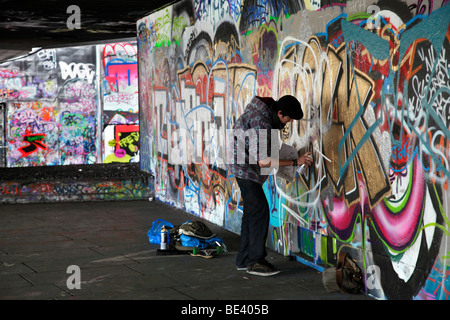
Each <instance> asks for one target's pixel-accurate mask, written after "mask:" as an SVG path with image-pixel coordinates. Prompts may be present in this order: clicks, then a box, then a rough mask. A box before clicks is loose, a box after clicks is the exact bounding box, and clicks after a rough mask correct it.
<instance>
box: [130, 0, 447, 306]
mask: <svg viewBox="0 0 450 320" xmlns="http://www.w3.org/2000/svg"><path fill="white" fill-rule="evenodd" d="M448 2H449V1H447V0H440V1H422V0H415V1H411V0H408V1H400V0H394V1H385V0H380V1H376V0H375V1H365V0H353V1H350V0H348V1H325V0H323V1H309V0H283V1H259V0H252V1H244V0H242V1H241V0H238V1H202V0H187V1H180V2H177V3H175V4H173V5H171V6H168V7H165V8H162V9H161V10H159V11H157V12H155V13H152V14H151V15H149V16H147V17H143V18H142V19H141V20H139V21H138V22H137V33H138V57H139V58H138V61H139V99H140V106H141V110H140V137H141V140H140V144H141V145H140V150H141V155H142V156H141V169H143V170H145V171H148V172H150V173H152V174H153V175H154V176H155V194H156V197H157V198H158V199H160V200H161V201H164V202H166V203H170V204H172V205H173V206H175V207H178V208H182V209H184V210H186V211H188V212H190V213H192V214H194V215H197V216H200V217H202V218H205V219H207V220H210V221H212V222H214V223H217V224H219V225H221V226H224V227H225V228H227V229H229V230H231V231H233V232H237V233H238V232H239V229H240V219H241V217H242V206H243V203H242V202H241V198H240V194H239V188H238V186H237V184H236V182H235V179H234V177H233V176H230V175H228V174H227V171H226V166H225V163H226V156H225V155H226V145H227V132H228V131H229V129H231V128H232V127H233V124H234V122H235V120H236V119H237V118H238V117H239V116H240V114H241V113H242V112H243V109H244V108H245V106H246V104H247V103H248V102H249V101H250V99H251V98H252V97H253V96H254V95H259V96H272V97H274V98H276V99H277V98H279V97H281V96H283V95H284V94H292V95H295V96H296V97H297V98H298V99H299V100H300V101H301V104H302V108H303V112H304V114H305V117H304V119H302V120H300V121H294V122H293V123H292V124H291V125H290V126H289V127H288V128H286V129H285V130H283V132H282V133H281V134H280V140H282V141H283V142H285V143H287V144H289V145H292V146H294V147H296V148H297V150H299V151H300V152H304V151H306V150H309V151H312V152H313V154H314V159H315V164H314V166H313V167H312V168H311V169H310V170H309V171H308V172H306V173H305V174H302V175H301V176H298V177H297V178H296V179H294V180H293V181H285V180H283V179H281V178H279V177H277V175H276V174H275V175H273V176H271V177H270V178H269V180H268V181H267V182H266V184H265V185H264V188H265V192H266V195H267V198H268V199H269V204H270V207H271V219H270V222H271V224H270V230H269V231H270V232H269V237H268V242H267V244H268V246H269V247H271V248H273V249H275V250H277V251H278V252H280V253H282V254H285V255H290V254H299V255H302V256H306V257H309V260H311V261H312V263H314V264H315V265H317V266H324V267H326V266H329V265H334V264H335V262H336V257H337V255H338V254H339V252H340V251H342V250H346V251H349V252H350V253H351V255H352V256H353V257H354V258H355V259H356V260H357V262H358V264H359V265H360V266H361V267H362V269H363V270H364V273H365V280H366V288H365V291H366V293H367V294H370V295H372V296H374V297H377V298H380V299H399V298H401V299H448V298H449V297H450V292H449V290H450V289H449V288H450V279H449V274H450V264H449V259H450V249H449V245H450V226H449V218H450V215H449V212H450V204H449V199H450V191H449V189H448V183H449V178H450V165H449V155H450V146H449V139H450V76H449V74H450V64H449V61H450V4H449V3H448Z"/></svg>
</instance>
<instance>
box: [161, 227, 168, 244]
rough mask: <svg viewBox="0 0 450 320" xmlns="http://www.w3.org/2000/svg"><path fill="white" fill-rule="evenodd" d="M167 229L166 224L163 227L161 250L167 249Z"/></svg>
mask: <svg viewBox="0 0 450 320" xmlns="http://www.w3.org/2000/svg"><path fill="white" fill-rule="evenodd" d="M167 240H168V239H167V229H166V226H163V227H162V228H161V248H160V249H161V250H167Z"/></svg>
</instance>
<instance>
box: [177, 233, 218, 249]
mask: <svg viewBox="0 0 450 320" xmlns="http://www.w3.org/2000/svg"><path fill="white" fill-rule="evenodd" d="M180 240H181V245H182V246H183V247H197V248H199V249H206V248H207V247H208V246H209V245H210V244H215V243H216V242H218V243H219V244H220V245H222V243H223V241H222V239H220V238H219V237H213V238H210V239H199V238H196V237H190V236H187V235H184V234H182V235H180Z"/></svg>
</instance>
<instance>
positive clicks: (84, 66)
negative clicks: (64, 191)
mask: <svg viewBox="0 0 450 320" xmlns="http://www.w3.org/2000/svg"><path fill="white" fill-rule="evenodd" d="M136 50H137V48H136V43H135V42H130V43H128V42H124V43H111V44H105V45H88V46H79V47H67V48H58V49H42V50H38V51H37V52H35V53H34V54H30V55H28V56H26V57H21V58H17V59H13V60H10V61H6V62H3V63H1V64H0V102H3V103H2V108H1V109H0V112H1V113H2V114H1V115H0V119H2V121H3V120H4V122H2V126H1V129H2V133H1V135H0V138H2V139H1V140H0V143H1V146H2V150H3V151H4V150H6V154H5V156H2V160H1V162H0V164H1V165H2V166H4V167H28V166H50V165H73V164H93V163H112V162H138V161H139V129H138V128H139V119H138V117H139V116H138V111H139V110H138V91H137V90H138V85H137V81H138V77H137V56H136ZM3 125H4V126H3Z"/></svg>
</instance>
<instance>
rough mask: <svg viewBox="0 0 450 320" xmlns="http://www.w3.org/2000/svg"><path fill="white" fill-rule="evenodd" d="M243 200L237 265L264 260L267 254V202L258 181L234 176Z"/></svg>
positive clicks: (247, 264) (268, 217)
mask: <svg viewBox="0 0 450 320" xmlns="http://www.w3.org/2000/svg"><path fill="white" fill-rule="evenodd" d="M236 180H237V183H238V185H239V188H240V190H241V196H242V199H243V201H244V215H243V216H242V224H241V238H240V244H239V251H238V254H237V257H236V266H237V267H246V266H251V265H253V264H255V263H256V262H262V261H264V260H265V259H264V258H265V257H266V256H267V252H266V239H267V232H268V228H269V219H270V216H269V215H270V211H269V204H268V202H267V199H266V195H265V194H264V190H263V188H262V185H260V184H259V183H256V182H253V181H249V180H243V179H239V178H236Z"/></svg>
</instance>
